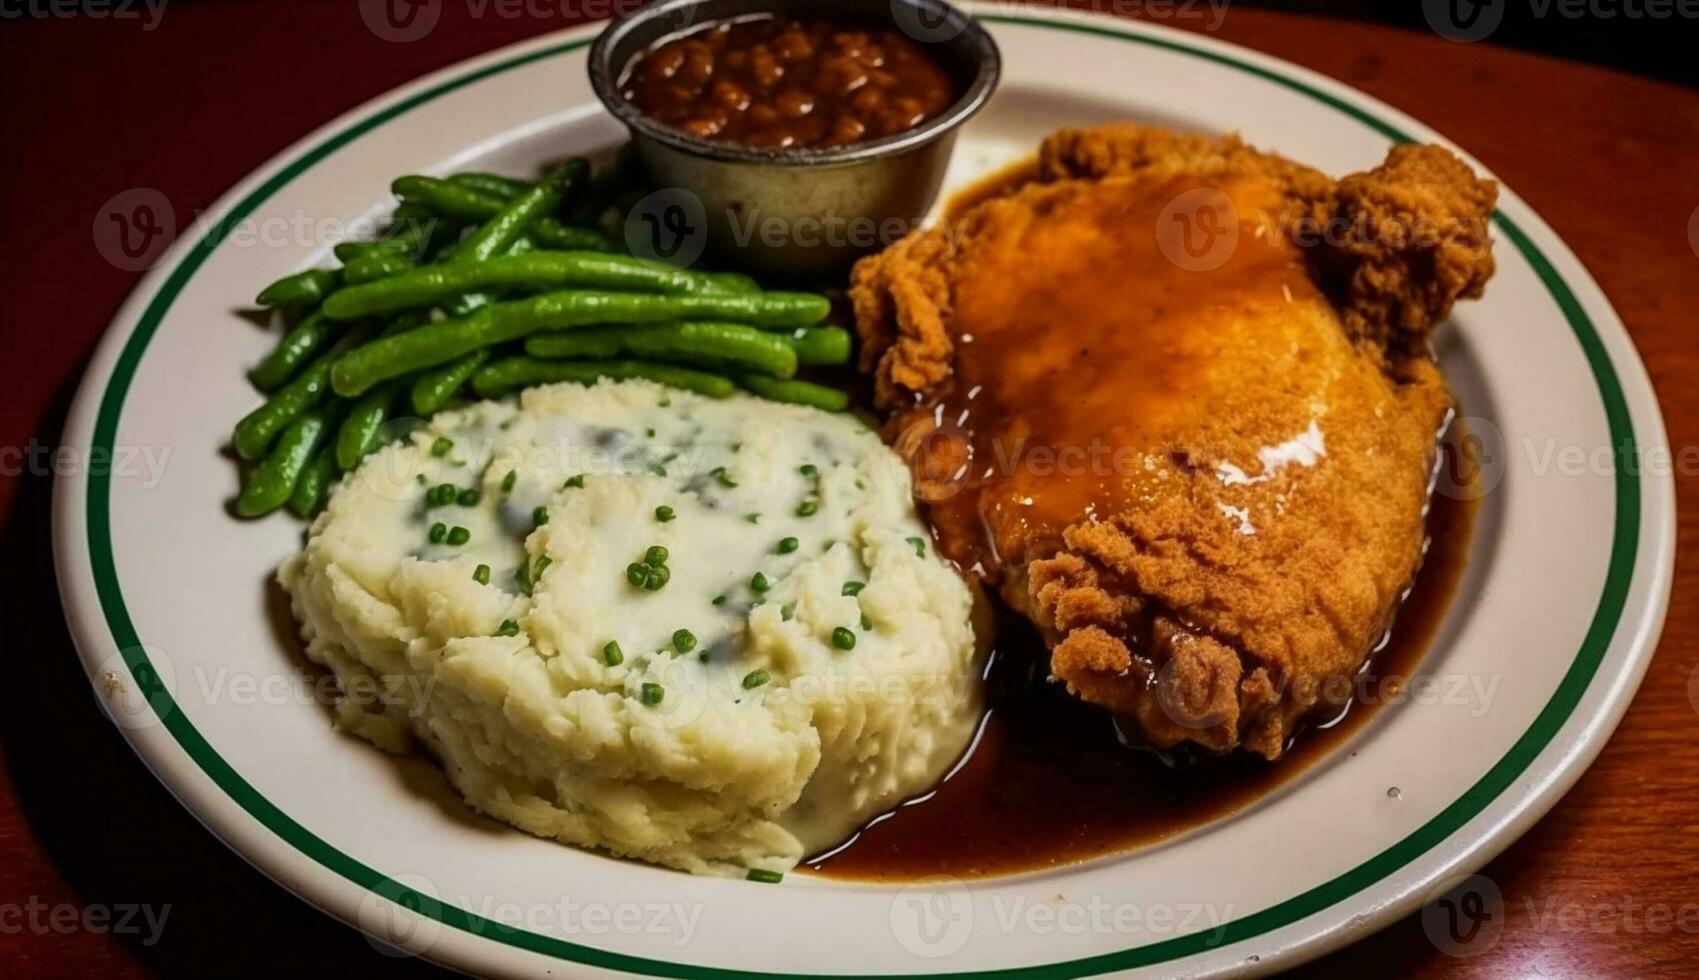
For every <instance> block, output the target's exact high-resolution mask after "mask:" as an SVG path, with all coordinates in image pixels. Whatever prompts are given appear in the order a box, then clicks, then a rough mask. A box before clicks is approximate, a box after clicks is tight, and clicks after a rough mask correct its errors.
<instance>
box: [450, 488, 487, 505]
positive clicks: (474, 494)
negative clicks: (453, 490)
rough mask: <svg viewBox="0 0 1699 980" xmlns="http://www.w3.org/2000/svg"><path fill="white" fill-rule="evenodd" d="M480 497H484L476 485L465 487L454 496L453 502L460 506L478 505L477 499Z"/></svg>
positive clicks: (480, 498)
mask: <svg viewBox="0 0 1699 980" xmlns="http://www.w3.org/2000/svg"><path fill="white" fill-rule="evenodd" d="M482 499H484V495H483V494H481V493H479V492H478V490H477V488H476V487H467V488H466V489H464V490H462V491H460V493H459V494H458V495H457V496H456V497H455V498H454V502H455V503H457V504H459V505H460V506H462V507H476V506H478V501H480V500H482Z"/></svg>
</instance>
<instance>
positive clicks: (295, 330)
mask: <svg viewBox="0 0 1699 980" xmlns="http://www.w3.org/2000/svg"><path fill="white" fill-rule="evenodd" d="M341 329H342V325H341V324H339V323H337V322H336V321H335V320H332V319H330V318H329V317H327V316H325V315H324V313H323V312H321V311H318V310H315V311H313V312H312V313H309V314H307V315H306V316H304V317H302V318H301V319H300V320H298V321H297V322H296V323H295V325H294V326H292V327H290V328H289V329H288V330H287V331H285V332H284V334H283V338H282V339H281V340H279V341H278V342H277V346H276V347H273V348H272V349H271V353H269V354H267V355H266V356H265V360H263V361H261V362H259V363H258V364H256V365H255V366H254V369H253V370H251V371H249V372H248V380H249V381H251V382H253V384H254V387H255V388H258V389H259V390H261V391H272V390H274V389H276V388H277V387H278V386H279V385H282V384H283V383H284V382H286V381H288V380H289V379H290V378H293V377H294V376H295V373H296V372H297V371H299V370H301V366H302V365H304V364H306V363H307V362H308V361H309V360H311V359H312V357H313V355H314V354H317V353H318V352H319V351H321V350H323V349H324V348H325V345H327V344H329V343H330V340H331V338H332V337H334V336H336V334H337V333H338V332H339V331H341Z"/></svg>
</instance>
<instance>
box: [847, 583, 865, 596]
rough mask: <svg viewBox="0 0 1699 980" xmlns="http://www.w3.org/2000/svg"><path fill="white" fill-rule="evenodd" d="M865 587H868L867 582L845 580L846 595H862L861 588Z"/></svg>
mask: <svg viewBox="0 0 1699 980" xmlns="http://www.w3.org/2000/svg"><path fill="white" fill-rule="evenodd" d="M865 588H867V583H866V582H845V583H844V595H860V594H861V590H862V589H865Z"/></svg>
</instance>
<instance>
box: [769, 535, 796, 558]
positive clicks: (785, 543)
mask: <svg viewBox="0 0 1699 980" xmlns="http://www.w3.org/2000/svg"><path fill="white" fill-rule="evenodd" d="M801 546H802V542H800V541H798V540H797V539H795V538H780V539H779V544H778V546H777V547H775V548H774V549H773V550H774V551H775V552H777V553H778V554H781V555H788V554H790V553H791V552H793V551H795V550H796V549H797V548H799V547H801Z"/></svg>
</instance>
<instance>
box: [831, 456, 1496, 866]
mask: <svg viewBox="0 0 1699 980" xmlns="http://www.w3.org/2000/svg"><path fill="white" fill-rule="evenodd" d="M1449 441H1455V440H1449ZM1448 451H1449V448H1448ZM1460 496H1469V494H1462V495H1460ZM1476 504H1477V502H1476V501H1474V500H1462V499H1458V498H1457V497H1455V496H1442V495H1437V494H1436V495H1435V496H1434V498H1433V501H1432V504H1431V507H1430V510H1429V512H1428V534H1429V546H1428V552H1427V556H1426V558H1425V559H1424V561H1423V564H1422V569H1421V572H1420V574H1418V575H1417V576H1416V581H1415V584H1414V586H1413V587H1412V588H1411V590H1410V594H1409V595H1408V596H1407V597H1406V598H1405V600H1404V603H1403V604H1402V605H1401V606H1400V607H1399V611H1398V615H1397V618H1396V619H1395V621H1394V624H1393V628H1392V630H1391V631H1390V632H1389V633H1388V634H1387V639H1386V641H1385V643H1384V644H1383V645H1382V647H1381V648H1380V649H1379V650H1378V651H1377V652H1376V653H1375V654H1374V655H1373V656H1372V657H1371V658H1370V660H1369V663H1368V665H1367V666H1366V667H1365V669H1364V672H1363V674H1362V675H1361V676H1360V678H1359V682H1360V683H1359V685H1358V690H1365V691H1370V692H1373V693H1374V695H1375V703H1373V704H1368V703H1361V704H1352V705H1348V706H1347V707H1346V708H1345V710H1344V711H1342V712H1341V713H1340V714H1339V715H1338V716H1337V717H1335V718H1333V719H1323V720H1321V721H1319V722H1317V723H1315V724H1313V725H1312V726H1311V727H1310V729H1309V730H1308V731H1304V732H1300V733H1299V734H1298V736H1297V737H1296V738H1294V739H1293V741H1292V744H1291V747H1290V748H1289V749H1288V750H1287V752H1286V755H1285V756H1283V757H1282V758H1281V759H1280V760H1278V761H1276V762H1267V761H1265V760H1263V759H1261V758H1259V757H1257V756H1253V755H1251V754H1250V753H1247V752H1237V753H1233V754H1230V755H1225V756H1219V757H1217V756H1206V755H1203V754H1201V753H1200V754H1198V755H1197V756H1196V757H1193V758H1190V759H1183V758H1178V759H1177V758H1175V757H1171V756H1164V755H1161V754H1158V753H1156V752H1153V751H1150V750H1148V749H1132V748H1127V747H1126V746H1124V745H1122V744H1121V743H1120V742H1119V740H1118V739H1117V736H1116V732H1115V729H1114V722H1113V721H1112V720H1111V719H1110V717H1109V715H1108V713H1107V712H1105V711H1103V710H1102V709H1100V708H1097V707H1095V706H1093V705H1089V704H1085V703H1084V702H1081V701H1079V700H1076V699H1075V698H1072V697H1069V696H1068V694H1067V693H1066V691H1064V690H1063V689H1062V688H1061V687H1059V686H1058V685H1055V684H1051V683H1049V682H1047V681H1046V680H1045V674H1046V673H1047V670H1046V667H1045V664H1046V663H1047V662H1048V656H1049V653H1048V651H1047V650H1046V648H1045V646H1044V642H1043V641H1042V640H1041V639H1040V638H1039V637H1038V636H1037V635H1036V633H1035V632H1034V631H1033V628H1032V626H1031V625H1030V624H1029V623H1027V622H1026V620H1024V619H1022V618H1021V617H1019V616H1017V615H1014V614H1012V613H1008V612H1006V611H1005V612H1003V613H1001V614H1000V616H999V622H998V633H997V643H996V648H995V652H994V654H993V662H992V665H991V668H990V671H989V679H988V684H987V686H986V707H987V711H986V718H985V723H984V728H983V730H982V732H981V734H980V737H979V740H978V741H977V743H975V745H974V748H973V750H972V752H971V754H970V755H969V756H968V758H967V759H966V761H965V762H964V763H962V764H961V765H960V766H959V768H958V769H957V770H956V771H955V772H954V773H953V774H952V775H951V776H950V778H948V779H946V780H945V781H944V782H943V783H942V784H941V785H939V787H938V788H937V790H935V791H934V792H932V793H931V794H928V795H927V796H924V797H921V798H920V799H918V800H916V801H913V802H910V803H908V804H905V805H904V806H902V807H900V808H898V809H897V810H894V811H892V812H891V813H889V814H886V815H885V816H883V817H881V818H880V819H878V820H876V821H874V822H873V823H872V824H870V825H869V826H868V827H867V828H866V829H865V830H863V831H862V832H861V834H860V835H859V836H858V837H857V838H855V839H854V840H853V841H851V842H850V843H849V844H847V845H845V846H843V847H841V848H839V849H838V850H837V851H835V852H833V853H831V854H828V855H824V856H821V857H817V858H815V859H813V860H812V861H810V862H809V863H808V866H809V867H810V868H812V869H813V870H815V871H818V872H820V873H822V874H825V875H828V876H831V877H838V878H854V879H864V880H880V881H898V880H913V879H916V878H922V877H925V876H927V875H933V874H948V875H953V876H956V877H972V876H979V875H995V874H1011V873H1014V872H1018V871H1029V870H1034V869H1037V868H1044V867H1051V866H1054V865H1059V864H1070V863H1074V862H1079V861H1089V860H1091V859H1093V858H1098V857H1103V856H1105V855H1109V854H1114V853H1117V852H1120V851H1125V850H1128V849H1131V848H1135V847H1140V846H1143V845H1148V844H1153V843H1156V842H1157V841H1161V840H1165V839H1167V838H1170V837H1173V836H1175V835H1177V834H1180V833H1183V832H1185V831H1187V830H1190V829H1192V828H1195V827H1198V826H1201V825H1203V824H1206V823H1209V822H1211V821H1213V820H1218V819H1220V818H1222V817H1225V816H1228V815H1229V814H1232V813H1234V812H1236V811H1238V810H1241V809H1243V808H1244V807H1246V806H1249V805H1250V804H1252V803H1254V802H1256V800H1257V799H1259V798H1261V797H1262V796H1264V795H1265V794H1267V793H1269V792H1271V791H1273V790H1274V789H1276V788H1278V787H1279V786H1281V785H1282V784H1283V783H1285V782H1287V781H1288V780H1291V779H1293V778H1294V777H1296V776H1298V775H1299V774H1301V773H1302V772H1303V771H1304V770H1305V769H1307V768H1308V767H1309V766H1310V765H1312V764H1314V763H1315V762H1316V761H1317V760H1319V759H1323V758H1325V757H1327V756H1328V755H1330V754H1332V753H1333V752H1334V750H1335V749H1337V748H1339V747H1340V746H1341V744H1342V743H1343V742H1345V741H1346V740H1347V739H1349V738H1350V737H1351V736H1352V735H1353V734H1354V733H1356V732H1358V731H1360V730H1361V729H1362V728H1363V726H1364V725H1366V724H1367V723H1368V722H1369V721H1370V720H1371V719H1372V718H1374V717H1375V715H1376V713H1377V711H1378V709H1379V707H1380V706H1381V704H1382V703H1384V701H1385V700H1386V698H1387V697H1390V696H1392V694H1393V693H1394V692H1395V691H1396V690H1397V689H1398V687H1399V686H1400V684H1399V682H1400V681H1402V680H1405V679H1408V678H1409V677H1410V676H1412V674H1414V673H1415V672H1416V671H1417V670H1419V668H1420V662H1421V659H1422V655H1423V653H1424V652H1425V651H1426V650H1427V647H1428V642H1429V641H1430V640H1431V639H1432V638H1433V635H1434V632H1435V631H1436V630H1437V629H1438V628H1439V625H1440V623H1441V622H1442V621H1443V620H1444V618H1445V611H1446V609H1447V608H1448V607H1449V605H1450V603H1451V598H1452V595H1453V593H1454V592H1455V591H1456V588H1457V583H1458V581H1459V580H1460V579H1461V578H1462V575H1463V571H1464V567H1465V564H1466V562H1467V559H1468V552H1469V539H1470V533H1471V530H1472V529H1473V527H1474V520H1475V511H1476ZM1341 764H1343V765H1349V764H1350V762H1349V759H1348V758H1347V759H1345V760H1341ZM1388 788H1389V789H1390V788H1391V787H1390V786H1389V787H1388Z"/></svg>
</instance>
